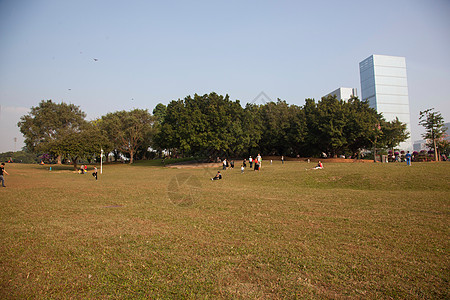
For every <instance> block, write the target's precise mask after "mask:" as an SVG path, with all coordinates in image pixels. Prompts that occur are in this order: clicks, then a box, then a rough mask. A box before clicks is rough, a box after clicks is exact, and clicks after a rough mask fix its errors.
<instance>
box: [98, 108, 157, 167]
mask: <svg viewBox="0 0 450 300" xmlns="http://www.w3.org/2000/svg"><path fill="white" fill-rule="evenodd" d="M154 123H155V120H154V118H153V116H152V115H151V114H150V113H149V112H148V110H146V109H145V110H144V109H134V110H131V111H124V110H122V111H116V112H113V113H108V114H107V115H105V116H103V117H102V118H101V120H100V121H99V126H100V128H101V129H102V132H103V133H104V134H105V135H106V136H107V137H108V139H109V140H110V142H111V143H112V145H113V146H112V147H111V148H114V149H117V150H119V151H120V152H122V153H124V154H128V155H129V156H130V164H132V163H133V160H134V155H135V153H136V151H137V150H138V148H139V147H145V148H148V147H150V145H151V139H152V137H153V133H154V132H153V125H154Z"/></svg>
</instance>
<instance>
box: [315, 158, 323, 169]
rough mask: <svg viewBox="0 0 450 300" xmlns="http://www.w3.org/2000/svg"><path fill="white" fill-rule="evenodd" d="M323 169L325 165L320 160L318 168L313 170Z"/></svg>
mask: <svg viewBox="0 0 450 300" xmlns="http://www.w3.org/2000/svg"><path fill="white" fill-rule="evenodd" d="M321 169H323V164H322V162H321V161H320V160H319V163H318V164H317V166H316V167H314V168H313V170H321Z"/></svg>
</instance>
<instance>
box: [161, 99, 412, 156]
mask: <svg viewBox="0 0 450 300" xmlns="http://www.w3.org/2000/svg"><path fill="white" fill-rule="evenodd" d="M153 113H154V115H155V116H157V117H158V120H159V122H158V128H157V132H156V134H155V137H154V144H153V145H154V146H155V147H156V148H159V149H168V150H169V151H170V152H171V153H172V154H181V155H203V156H206V155H209V156H213V155H225V156H235V157H237V156H243V155H251V154H252V153H253V154H255V153H257V152H260V153H263V154H264V155H287V156H297V155H300V156H319V155H321V154H322V153H326V154H327V155H329V156H336V155H340V154H343V155H347V156H348V155H352V156H354V155H356V154H358V153H359V150H361V149H372V148H373V147H374V146H376V147H377V148H394V147H395V146H397V145H398V144H399V143H400V142H402V141H404V140H406V139H407V138H408V133H407V132H406V124H404V123H401V122H400V121H398V120H395V121H392V122H387V121H386V120H385V119H384V118H383V117H382V116H381V114H378V113H377V112H376V110H375V109H373V108H371V107H369V105H368V103H367V102H364V101H360V100H359V99H358V98H356V97H354V98H351V99H350V100H348V101H347V102H344V101H339V100H337V99H336V97H335V96H328V97H324V98H322V99H321V100H320V101H318V102H315V100H314V99H306V101H305V105H304V106H297V105H289V104H287V103H286V101H283V100H280V99H278V101H277V102H269V103H266V104H262V105H257V104H247V105H246V106H245V107H242V106H241V104H240V102H239V101H231V100H230V99H229V97H228V95H226V96H221V95H218V94H216V93H211V94H206V95H203V96H200V95H197V94H196V95H194V96H193V97H191V96H188V97H186V98H184V99H183V100H177V101H172V102H170V103H169V104H168V105H167V106H164V105H162V104H158V105H157V107H156V108H155V110H154V112H153Z"/></svg>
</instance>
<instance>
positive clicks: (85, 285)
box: [0, 160, 450, 299]
mask: <svg viewBox="0 0 450 300" xmlns="http://www.w3.org/2000/svg"><path fill="white" fill-rule="evenodd" d="M158 161H159V162H160V160H158ZM160 166H161V165H160V164H159V165H158V164H157V163H155V164H153V163H152V161H150V162H146V163H144V162H139V163H137V164H135V165H131V166H130V165H125V164H118V165H116V164H111V165H104V166H103V174H99V180H98V181H95V179H94V178H93V177H92V176H91V175H90V173H88V174H84V175H81V174H76V173H74V172H72V170H71V168H69V169H64V168H61V169H59V168H55V169H53V168H52V171H49V169H48V167H49V166H36V165H21V164H8V165H7V166H6V170H7V171H8V172H9V173H10V176H6V184H7V186H8V187H7V188H6V189H0V202H1V203H0V204H1V206H2V209H1V211H0V222H1V226H0V239H1V244H0V268H1V269H0V270H1V272H0V295H1V297H2V298H3V299H17V298H20V299H21V298H39V299H49V298H50V299H51V298H77V299H87V298H121V299H128V298H133V299H139V298H152V299H154V298H156V299H158V298H162V299H197V298H201V299H203V298H213V299H216V298H219V299H236V298H238V299H239V298H241V299H248V298H252V299H253V298H262V299H265V298H320V299H321V298H347V297H349V298H369V299H379V298H397V299H404V298H408V299H410V298H443V299H445V298H449V296H450V295H449V292H448V282H449V277H450V276H449V259H450V257H449V254H448V249H449V227H448V224H449V213H450V210H449V199H450V185H449V182H450V175H449V174H450V172H449V166H450V165H449V164H448V163H445V162H442V163H415V164H413V166H412V167H407V166H406V164H395V163H392V164H371V163H349V164H337V163H336V164H326V163H325V169H323V170H311V169H310V168H311V167H312V166H313V165H312V164H307V163H304V162H287V163H285V164H284V165H281V164H280V163H279V162H274V163H273V165H270V164H269V163H268V162H263V169H262V170H261V171H260V172H254V171H250V170H248V169H247V170H246V171H245V173H244V174H241V173H240V170H239V169H238V168H236V169H235V170H226V171H223V172H222V174H223V176H224V179H223V180H220V181H214V182H212V181H211V180H210V177H212V176H213V174H214V173H215V172H217V170H216V169H214V168H210V169H202V168H197V169H174V168H164V167H160ZM52 167H53V165H52ZM99 173H100V170H99Z"/></svg>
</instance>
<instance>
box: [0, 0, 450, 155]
mask: <svg viewBox="0 0 450 300" xmlns="http://www.w3.org/2000/svg"><path fill="white" fill-rule="evenodd" d="M0 45H1V46H0V105H1V111H0V127H1V130H0V132H1V133H0V138H1V141H2V142H1V143H0V152H5V151H8V150H14V148H15V147H16V150H20V148H21V147H22V146H23V137H22V135H21V133H20V132H19V130H18V128H17V126H16V124H17V122H18V121H19V118H20V116H22V115H24V114H26V113H27V112H28V110H29V109H30V108H31V107H32V106H37V105H38V104H39V102H40V101H41V100H47V99H52V100H53V101H55V102H61V101H65V102H68V103H73V104H76V105H78V106H80V108H81V109H82V110H83V111H84V112H86V113H87V115H88V117H87V119H95V118H97V117H100V116H102V115H104V114H106V113H108V112H113V111H116V110H130V109H132V108H147V109H149V111H150V112H151V111H152V110H153V108H154V107H155V105H156V104H157V103H159V102H161V103H164V104H167V103H169V102H170V101H171V100H174V99H179V98H184V97H185V96H187V95H193V94H194V93H197V94H205V93H209V92H212V91H214V92H217V93H219V94H229V95H230V97H231V99H232V100H236V99H238V100H240V101H241V102H242V103H246V102H251V101H253V100H254V99H255V97H256V96H257V95H258V94H260V92H262V91H264V92H265V94H267V96H269V97H270V98H271V99H272V100H274V101H275V100H276V99H277V98H281V99H283V100H286V101H287V102H288V103H290V104H296V105H303V104H304V100H305V98H315V99H316V100H318V99H320V97H322V96H323V95H325V94H327V93H329V92H331V91H333V90H334V89H336V88H338V87H356V88H357V89H358V93H359V94H360V82H359V62H360V61H362V60H363V59H365V58H367V57H368V56H370V55H372V54H384V55H394V56H404V57H406V63H407V72H408V85H409V100H410V110H411V126H412V139H413V140H417V139H420V138H421V137H420V135H421V133H422V132H423V130H422V128H421V127H419V126H418V125H417V123H418V115H419V111H420V110H425V109H427V108H431V107H434V108H435V109H436V110H438V111H440V112H441V113H442V115H443V116H444V118H445V120H446V122H448V121H449V120H450V109H449V103H450V101H449V100H450V93H449V91H448V90H449V87H450V1H447V0H429V1H422V0H405V1H403V0H399V1H397V0H395V1H392V0H381V1H361V0H359V1H358V0H354V1H353V0H352V1H345V0H343V1H331V0H329V1H111V0H110V1H84V0H80V1H59V0H55V1H46V0H36V1H16V0H0ZM94 59H98V60H97V61H95V60H94ZM14 137H17V139H18V142H17V143H16V145H15V144H14Z"/></svg>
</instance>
